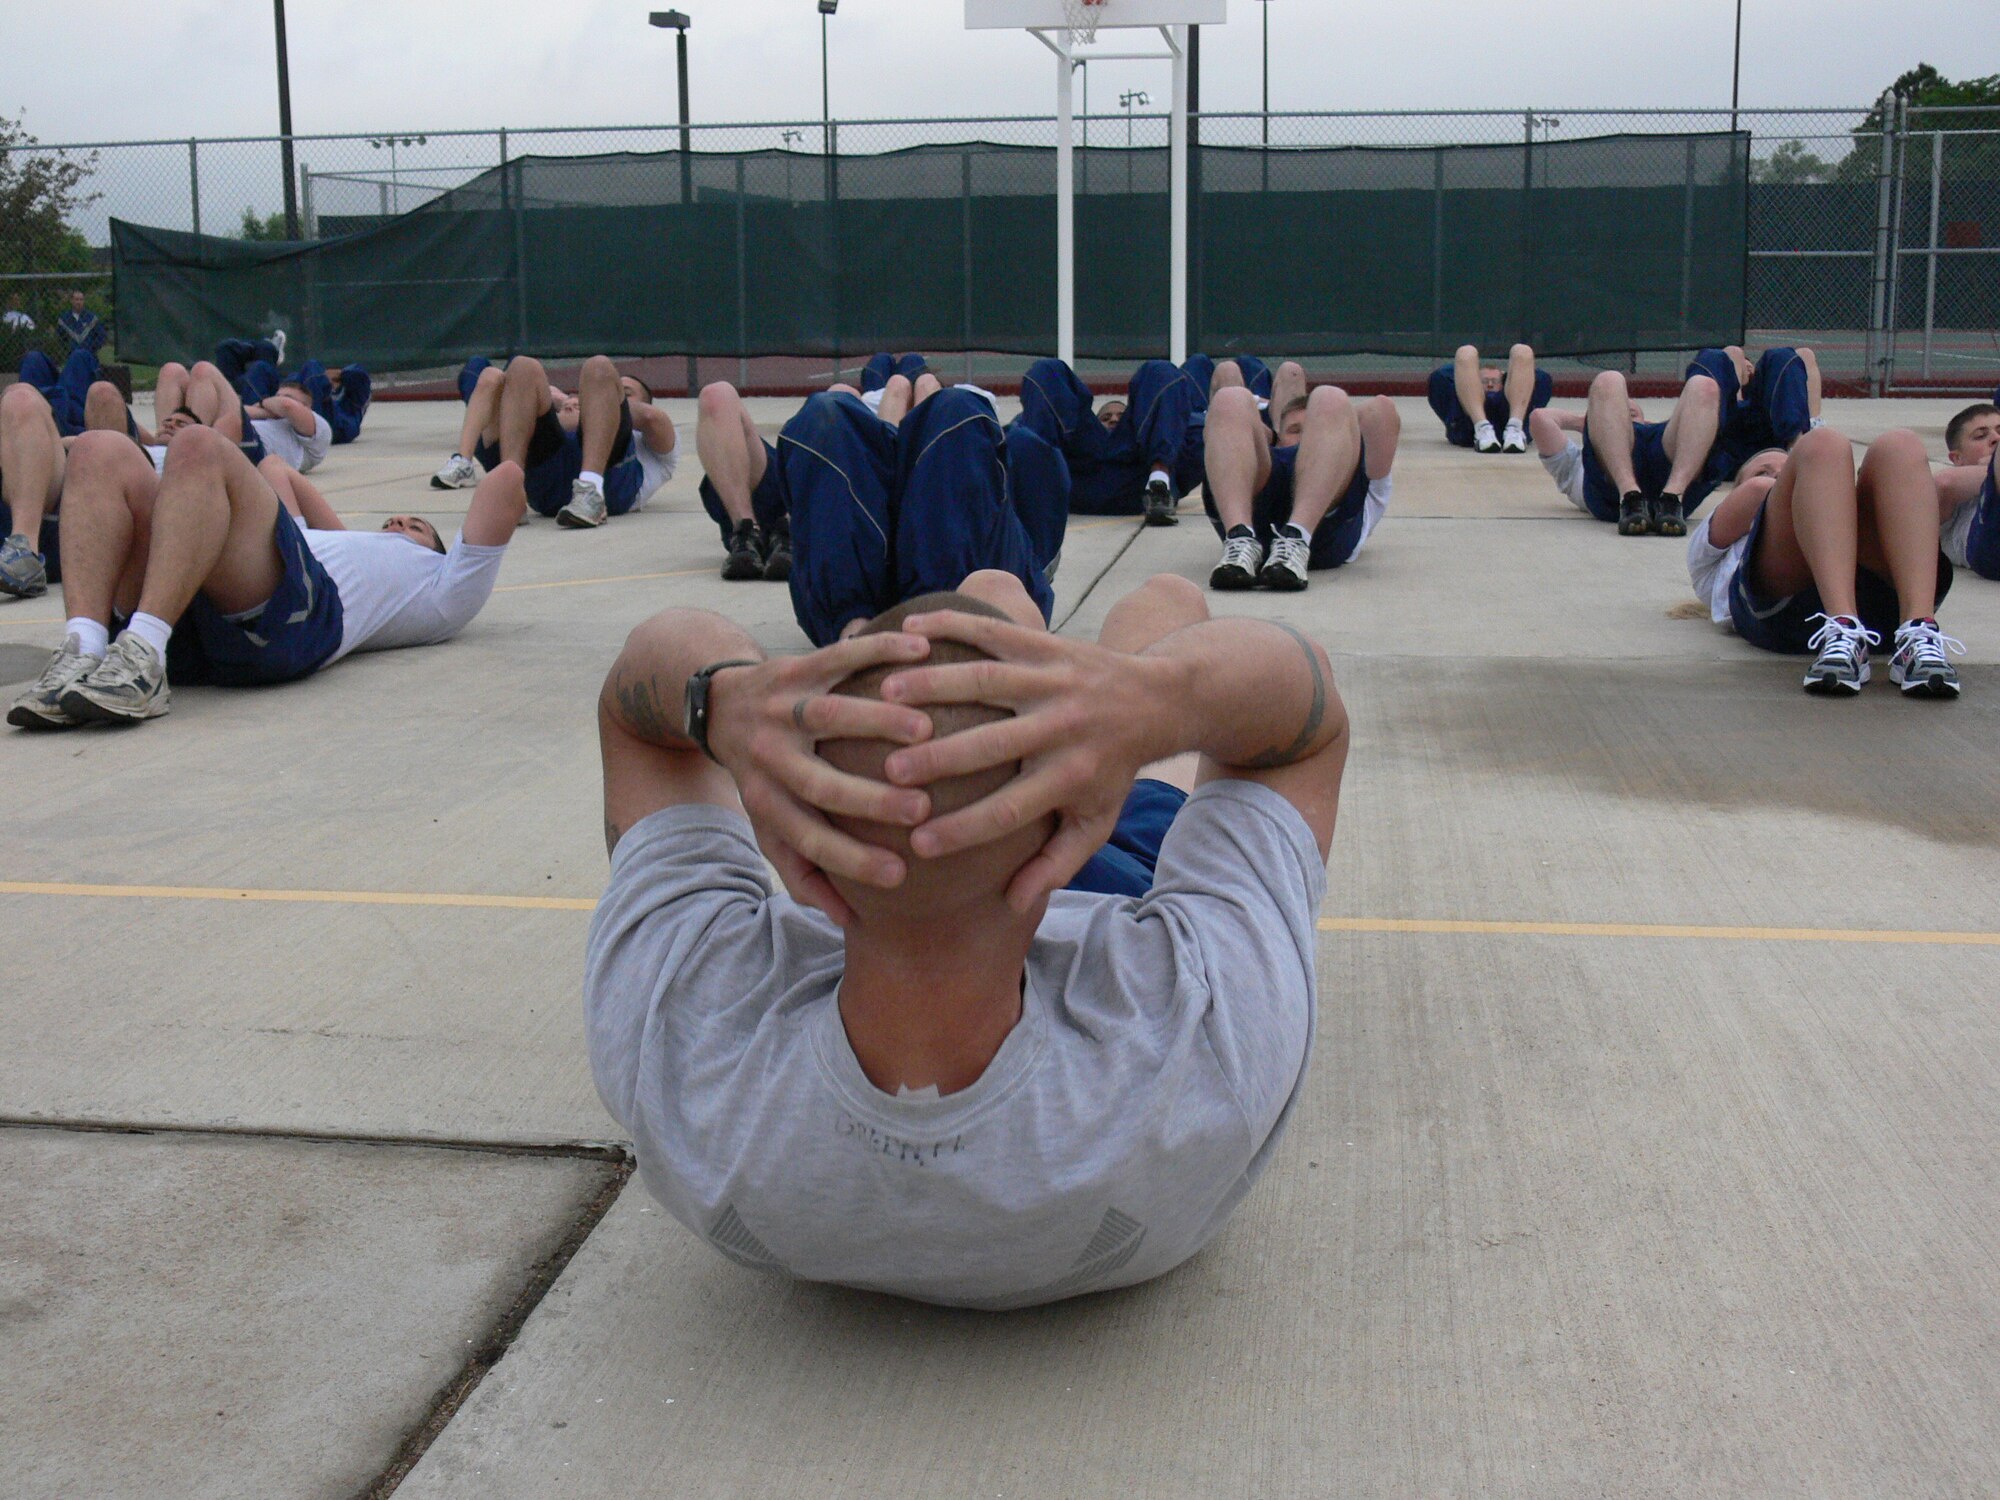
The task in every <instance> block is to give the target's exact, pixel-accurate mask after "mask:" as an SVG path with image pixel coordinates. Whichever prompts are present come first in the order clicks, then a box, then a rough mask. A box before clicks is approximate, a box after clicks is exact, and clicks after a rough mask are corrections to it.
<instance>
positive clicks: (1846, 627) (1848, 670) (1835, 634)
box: [1805, 615, 1882, 698]
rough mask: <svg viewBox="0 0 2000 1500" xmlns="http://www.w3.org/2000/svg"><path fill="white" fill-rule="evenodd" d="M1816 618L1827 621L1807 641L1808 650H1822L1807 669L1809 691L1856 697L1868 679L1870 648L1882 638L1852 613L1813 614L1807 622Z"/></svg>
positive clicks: (1839, 696) (1807, 688)
mask: <svg viewBox="0 0 2000 1500" xmlns="http://www.w3.org/2000/svg"><path fill="white" fill-rule="evenodd" d="M1813 620H1824V621H1826V623H1825V624H1824V625H1822V626H1820V628H1819V629H1818V630H1817V631H1815V632H1814V633H1813V637H1812V639H1811V640H1809V641H1807V642H1806V649H1807V650H1808V651H1817V652H1819V656H1818V658H1817V659H1815V660H1814V662H1813V664H1812V665H1811V666H1810V667H1808V668H1807V669H1806V676H1805V686H1806V691H1807V692H1809V693H1817V694H1819V695H1821V696H1822V697H1835V698H1851V697H1853V696H1854V695H1855V694H1856V693H1858V692H1860V691H1861V685H1862V684H1863V683H1864V682H1866V681H1867V680H1868V648H1869V647H1870V646H1879V645H1881V644H1882V637H1881V636H1879V635H1877V634H1876V633H1875V632H1874V631H1872V630H1870V629H1869V628H1868V627H1867V626H1865V625H1863V624H1862V623H1861V622H1860V621H1859V620H1857V619H1855V618H1854V617H1853V616H1852V615H1814V616H1813V617H1812V619H1811V620H1807V621H1806V623H1807V624H1808V625H1810V624H1811V623H1812V621H1813Z"/></svg>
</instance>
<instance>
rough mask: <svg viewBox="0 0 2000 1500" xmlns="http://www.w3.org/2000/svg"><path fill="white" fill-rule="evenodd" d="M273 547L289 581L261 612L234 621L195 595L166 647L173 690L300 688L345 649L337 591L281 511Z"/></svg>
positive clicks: (294, 524)
mask: <svg viewBox="0 0 2000 1500" xmlns="http://www.w3.org/2000/svg"><path fill="white" fill-rule="evenodd" d="M272 541H273V542H274V543H275V544H276V546H277V549H278V560H279V562H280V563H282V564H283V566H284V575H283V576H282V577H281V578H280V579H279V580H278V587H277V588H276V590H274V591H273V592H272V594H271V597H270V598H269V599H267V600H265V601H264V607H263V609H262V610H261V611H260V612H259V613H257V614H255V615H252V616H251V617H250V618H248V619H244V620H231V619H229V618H228V617H227V616H225V615H224V614H223V613H222V611H221V610H219V609H217V608H216V607H215V606H214V605H213V604H211V603H209V601H208V597H207V596H206V595H204V594H196V595H195V596H194V599H193V600H192V601H191V602H190V603H189V605H188V607H187V609H186V610H185V611H184V612H183V613H182V615H181V617H180V619H179V620H178V621H177V622H176V623H175V625H174V633H173V637H172V639H170V640H169V641H168V642H167V681H169V682H171V683H173V684H174V685H175V686H176V687H179V686H182V685H185V684H187V683H210V684H213V685H215V686H217V687H262V686H264V685H266V684H268V683H274V682H296V681H297V680H298V679H299V678H301V677H308V676H311V675H312V673H314V672H316V671H318V670H319V668H320V667H321V666H322V665H323V664H324V663H325V661H326V659H327V658H328V657H329V656H331V655H333V653H334V652H336V651H338V650H339V649H340V629H341V620H342V611H341V607H340V591H339V590H338V589H336V588H335V587H334V586H333V580H332V579H331V578H330V577H328V576H327V571H326V569H325V568H323V567H321V566H320V561H319V559H318V558H317V557H314V556H313V553H312V548H310V547H308V546H307V545H306V535H305V532H304V530H303V529H302V528H301V527H300V525H299V523H298V522H297V521H296V520H294V519H293V518H292V513H291V512H290V511H288V510H286V509H285V508H284V507H283V506H279V507H278V519H277V522H276V524H275V525H274V527H273V532H272Z"/></svg>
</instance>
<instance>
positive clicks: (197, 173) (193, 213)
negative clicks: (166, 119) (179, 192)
mask: <svg viewBox="0 0 2000 1500" xmlns="http://www.w3.org/2000/svg"><path fill="white" fill-rule="evenodd" d="M188 222H189V223H190V224H192V225H193V226H194V232H195V233H196V234H200V233H201V158H200V153H199V151H198V149H197V147H196V145H195V139H194V137H193V136H189V137H188Z"/></svg>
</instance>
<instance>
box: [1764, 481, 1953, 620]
mask: <svg viewBox="0 0 2000 1500" xmlns="http://www.w3.org/2000/svg"><path fill="white" fill-rule="evenodd" d="M1766 509H1767V507H1765V506H1762V505H1760V506H1758V507H1757V519H1756V520H1754V521H1752V522H1751V523H1750V545H1749V547H1748V548H1747V549H1746V550H1745V552H1744V554H1743V566H1742V567H1740V568H1738V569H1737V570H1736V576H1735V577H1734V578H1732V579H1731V580H1730V581H1729V621H1730V623H1731V624H1732V625H1734V626H1735V627H1736V633H1737V634H1738V635H1740V636H1742V637H1743V639H1744V640H1746V641H1748V642H1749V643H1750V644H1751V645H1753V646H1755V647H1757V648H1758V649H1759V650H1760V651H1777V652H1781V653H1783V654H1784V655H1787V656H1805V655H1808V654H1810V652H1811V650H1812V648H1811V647H1810V646H1808V645H1807V644H1806V642H1807V641H1809V640H1810V639H1812V637H1813V635H1814V633H1815V632H1816V631H1817V630H1818V629H1819V626H1818V625H1816V624H1813V623H1811V622H1812V618H1813V616H1815V615H1819V614H1824V613H1825V612H1826V605H1825V604H1824V603H1823V602H1822V601H1821V599H1820V596H1819V590H1818V589H1817V588H1814V587H1812V586H1811V585H1807V586H1806V587H1805V588H1803V589H1801V590H1800V591H1799V592H1798V593H1796V594H1793V595H1791V596H1790V597H1788V598H1783V599H1778V598H1769V597H1766V596H1765V595H1762V594H1760V593H1758V591H1757V587H1756V585H1755V584H1754V583H1753V582H1752V581H1751V578H1750V570H1751V568H1752V567H1753V566H1754V565H1755V563H1756V558H1757V539H1758V537H1759V535H1760V534H1761V533H1762V532H1763V530H1764V515H1765V511H1766ZM1951 573H1952V568H1951V561H1950V559H1948V558H1947V557H1946V556H1945V555H1944V554H1943V553H1942V552H1940V553H1939V554H1938V579H1937V602H1938V603H1940V604H1942V603H1943V602H1944V596H1945V595H1946V594H1948V593H1950V592H1951ZM1854 607H1855V608H1856V609H1857V610H1859V611H1860V614H1861V623H1862V624H1863V625H1865V626H1867V627H1868V629H1870V630H1872V631H1874V632H1875V633H1876V634H1877V635H1879V636H1880V637H1881V638H1882V639H1883V641H1884V642H1885V643H1886V642H1888V641H1892V640H1894V639H1895V638H1896V627H1897V626H1898V625H1900V624H1902V623H1903V616H1902V607H1901V604H1900V603H1899V601H1898V600H1897V598H1896V588H1895V585H1894V584H1892V583H1890V582H1889V580H1888V579H1886V578H1884V577H1883V576H1882V575H1881V574H1880V573H1876V572H1872V571H1870V570H1869V569H1867V568H1857V569H1855V572H1854Z"/></svg>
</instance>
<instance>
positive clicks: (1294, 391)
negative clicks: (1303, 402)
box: [1271, 359, 1306, 415]
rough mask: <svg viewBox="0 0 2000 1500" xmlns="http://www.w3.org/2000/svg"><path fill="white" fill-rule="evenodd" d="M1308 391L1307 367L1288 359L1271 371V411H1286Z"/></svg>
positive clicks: (1273, 412) (1275, 412) (1274, 413)
mask: <svg viewBox="0 0 2000 1500" xmlns="http://www.w3.org/2000/svg"><path fill="white" fill-rule="evenodd" d="M1305 393H1306V367H1305V366H1304V365H1302V364H1300V363H1299V362H1298V361H1297V360H1295V359H1288V360H1286V361H1285V362H1284V363H1283V364H1281V365H1279V366H1278V368H1277V369H1276V370H1274V371H1272V373H1271V411H1272V414H1273V415H1276V414H1277V413H1280V412H1282V411H1284V409H1285V408H1286V407H1288V406H1290V405H1291V404H1292V403H1293V402H1294V401H1296V400H1298V399H1299V398H1300V397H1301V396H1303V395H1305Z"/></svg>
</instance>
